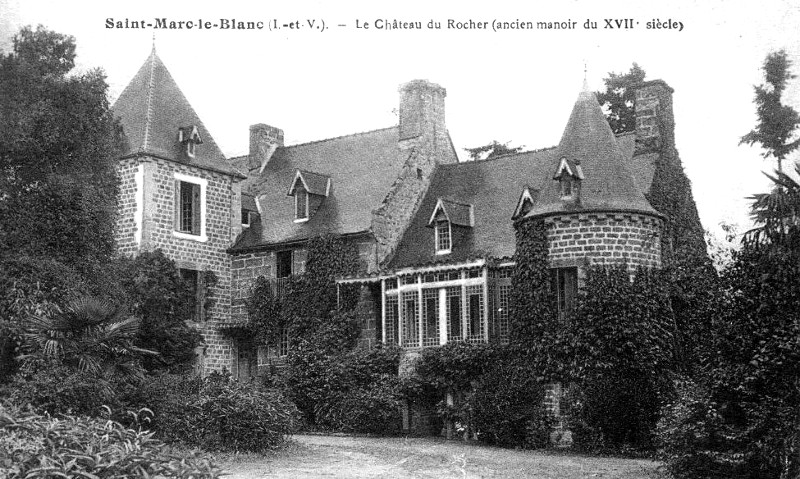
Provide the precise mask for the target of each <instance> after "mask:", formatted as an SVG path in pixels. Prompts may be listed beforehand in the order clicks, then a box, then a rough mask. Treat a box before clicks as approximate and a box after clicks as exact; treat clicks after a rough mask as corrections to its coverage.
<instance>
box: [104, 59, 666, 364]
mask: <svg viewBox="0 0 800 479" xmlns="http://www.w3.org/2000/svg"><path fill="white" fill-rule="evenodd" d="M446 93H447V92H446V90H445V89H444V88H443V87H441V86H439V85H437V84H434V83H430V82H428V81H426V80H414V81H410V82H408V83H405V84H403V85H401V86H400V88H399V124H398V125H394V126H391V127H388V128H381V129H377V130H373V131H367V132H362V133H354V134H352V135H347V136H342V137H337V138H329V139H323V140H319V141H313V142H309V143H303V144H297V145H290V146H287V145H284V134H283V131H282V130H281V129H280V128H277V127H275V126H269V125H265V124H256V125H252V126H251V127H250V149H249V154H248V155H246V156H242V157H238V158H226V157H225V156H224V155H223V153H222V152H221V151H220V149H219V147H218V146H217V144H216V143H215V142H214V139H213V137H212V136H211V133H210V132H209V131H208V130H207V129H206V128H205V126H204V125H203V122H202V121H201V120H200V118H199V117H198V116H197V114H196V113H195V111H194V110H193V109H192V107H191V105H190V104H189V102H188V100H187V99H186V97H184V95H183V94H182V93H181V90H180V88H178V85H177V84H176V83H175V81H174V80H173V79H172V77H171V76H170V74H169V72H168V71H167V68H166V67H165V65H164V64H163V63H162V61H161V60H160V59H159V57H158V56H157V55H156V52H155V50H153V52H152V53H151V55H150V56H149V58H147V60H146V61H145V62H144V65H142V67H141V69H140V70H139V72H138V73H137V74H136V76H135V77H134V78H133V79H132V80H131V82H130V84H129V85H128V86H127V87H126V88H125V90H124V91H123V93H122V94H121V95H120V97H119V99H118V100H117V101H116V103H115V105H114V106H113V111H114V113H115V115H116V116H117V117H118V118H119V119H120V121H121V123H122V125H123V128H124V131H125V134H126V136H127V139H128V143H129V148H128V150H127V152H126V153H125V154H124V155H123V157H122V158H120V160H119V164H118V165H119V166H118V173H119V176H120V179H121V182H122V187H121V198H120V209H121V210H120V215H119V220H118V221H119V224H118V229H117V231H118V233H117V234H118V238H117V239H118V245H119V246H118V247H119V249H120V251H121V253H124V254H130V255H135V254H137V253H138V252H141V251H146V250H153V249H156V248H161V249H162V250H163V251H164V252H165V253H166V254H167V255H168V256H170V257H171V258H173V259H174V260H175V261H176V262H177V264H178V266H179V268H181V273H182V274H183V275H184V277H185V278H187V279H189V280H190V281H192V282H193V284H195V285H197V294H198V296H202V295H203V294H204V292H205V291H206V290H207V289H208V294H211V295H213V297H214V299H215V302H214V304H213V306H212V307H211V308H210V309H204V308H202V307H198V308H197V312H196V317H195V320H194V326H195V327H197V328H198V329H199V330H200V331H201V332H202V334H203V337H204V339H205V344H204V345H203V346H202V347H201V348H200V350H199V351H198V355H199V360H198V361H199V363H198V369H199V370H200V371H202V372H208V371H212V370H221V369H223V368H225V369H227V370H228V371H231V372H232V374H233V375H234V376H237V377H240V378H249V377H251V376H254V375H257V374H259V373H263V372H264V371H266V370H269V368H270V366H271V365H275V364H280V362H281V356H283V355H285V354H286V349H287V343H288V341H287V340H286V338H285V337H284V340H282V341H280V344H273V345H266V346H265V345H255V344H250V343H245V342H243V341H236V340H230V339H226V337H224V336H223V335H222V334H221V333H220V327H221V326H223V325H229V324H235V323H241V322H244V321H245V320H246V319H247V313H246V310H245V305H244V303H245V299H246V298H247V296H248V294H249V292H250V288H251V286H252V284H253V282H254V281H255V279H256V278H258V277H259V276H264V277H265V278H267V279H269V280H270V281H271V282H272V285H273V288H274V291H275V294H281V292H282V286H283V285H284V284H285V282H286V281H287V279H288V278H291V277H292V276H294V275H299V274H303V271H304V264H305V258H306V245H307V242H308V240H309V239H310V238H313V237H316V236H319V235H322V234H334V235H338V236H340V237H341V238H344V239H346V240H347V241H350V242H352V243H353V244H355V245H356V246H357V248H358V252H359V258H360V268H361V271H360V273H359V274H358V275H357V276H356V277H348V278H342V279H341V280H340V281H341V282H342V283H358V284H359V285H360V287H361V299H360V301H361V302H362V303H363V304H362V306H364V307H362V308H360V311H364V312H366V313H365V314H364V315H363V316H364V317H363V318H362V327H363V330H362V336H361V343H362V344H363V345H364V346H366V347H369V346H370V345H372V344H374V343H376V342H379V341H380V342H384V343H393V344H398V345H400V346H402V347H403V348H407V349H408V350H414V349H416V348H424V347H433V346H438V345H441V344H445V343H447V342H448V341H453V340H466V341H470V342H485V341H489V340H499V341H502V340H503V339H504V338H507V336H508V333H509V312H508V311H509V298H510V291H511V279H510V276H511V268H512V267H513V265H514V259H513V255H514V251H515V241H516V240H515V229H514V223H515V221H525V220H526V219H528V218H540V219H544V221H545V222H546V224H547V227H548V230H547V231H548V233H547V235H548V241H549V262H550V268H551V269H550V277H551V287H552V288H553V291H554V293H555V294H554V297H555V298H557V309H558V311H559V314H567V313H568V312H569V310H570V308H572V306H573V302H574V299H575V296H576V294H577V288H578V284H579V282H580V281H581V277H582V271H583V270H584V268H585V267H586V266H587V265H589V264H592V263H596V262H604V263H613V262H616V263H625V264H627V265H628V266H629V267H630V268H633V267H636V266H640V265H643V266H648V267H653V266H658V265H660V262H661V253H660V239H659V235H660V228H661V224H662V216H661V215H660V214H659V213H658V212H657V211H656V210H654V209H653V207H652V206H651V205H650V204H649V203H648V201H647V199H646V198H645V193H647V192H648V190H649V189H650V186H651V183H652V180H653V175H654V171H655V167H656V165H657V163H658V162H659V160H660V159H661V158H662V157H663V155H664V154H665V152H668V150H670V149H674V139H673V138H674V136H673V118H672V89H671V88H670V87H669V86H667V84H666V83H664V82H663V81H660V80H656V81H649V82H646V83H643V84H641V85H639V86H638V87H637V90H636V103H635V111H636V126H637V128H636V131H635V132H633V133H627V134H622V135H617V136H615V135H614V134H613V133H612V131H611V129H610V127H609V126H608V123H607V122H606V120H605V118H604V116H603V113H602V111H601V107H600V105H599V104H598V102H597V99H596V98H595V96H594V94H593V93H591V92H589V91H588V89H587V88H584V91H582V92H580V93H579V95H578V97H577V100H576V102H575V104H574V106H573V109H572V114H571V116H570V118H569V121H568V122H567V125H566V126H565V128H564V133H563V136H562V137H561V141H560V142H559V143H558V145H556V146H554V147H552V148H548V149H543V150H539V151H527V152H521V153H515V154H509V155H505V156H501V157H497V158H494V159H490V160H485V161H472V162H463V163H459V162H458V159H457V156H456V151H455V149H454V147H453V144H452V142H451V140H450V137H449V135H448V132H447V126H446V123H445V97H446ZM456 101H458V100H457V99H456ZM206 270H211V271H213V272H214V273H215V274H216V276H217V278H218V282H217V283H216V285H214V286H213V288H206V287H205V285H204V284H203V281H204V277H205V275H203V274H201V273H202V272H203V271H206ZM198 299H199V301H198V304H202V298H198Z"/></svg>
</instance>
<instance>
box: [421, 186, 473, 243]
mask: <svg viewBox="0 0 800 479" xmlns="http://www.w3.org/2000/svg"><path fill="white" fill-rule="evenodd" d="M474 224H475V215H474V213H473V209H472V205H469V204H464V203H458V202H455V201H452V200H446V199H444V198H439V199H438V200H437V201H436V206H435V207H434V208H433V212H432V213H431V217H430V219H429V220H428V227H429V228H433V232H434V233H433V236H434V239H433V243H434V246H435V250H436V254H448V253H450V252H452V251H453V226H456V227H458V228H459V231H460V232H459V236H458V237H459V238H463V237H464V236H463V234H464V233H466V232H468V231H469V228H472V226H473V225H474Z"/></svg>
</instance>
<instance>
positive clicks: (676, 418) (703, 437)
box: [657, 380, 741, 479]
mask: <svg viewBox="0 0 800 479" xmlns="http://www.w3.org/2000/svg"><path fill="white" fill-rule="evenodd" d="M676 391H677V395H676V399H675V401H673V402H672V403H671V404H668V405H666V406H665V407H664V411H663V415H662V417H661V420H660V421H659V422H658V428H657V434H658V441H659V445H660V446H661V449H660V451H659V455H660V457H661V459H662V460H663V461H664V463H665V464H666V466H667V470H668V471H669V472H670V474H672V476H673V477H675V478H676V479H695V478H696V479H722V478H729V477H737V476H738V474H737V471H736V469H737V465H738V463H740V462H741V457H740V458H738V459H737V458H736V457H735V455H734V453H733V450H732V448H730V446H731V445H732V444H731V443H730V442H729V438H730V437H732V434H731V433H732V430H731V428H730V427H729V426H728V425H726V424H725V420H724V418H723V416H722V414H720V411H719V408H718V406H717V405H716V404H714V402H713V401H712V400H711V396H710V394H709V393H708V391H706V390H705V389H704V388H703V387H702V386H700V385H698V384H695V383H693V382H691V381H688V380H687V381H681V382H679V383H678V384H677V387H676Z"/></svg>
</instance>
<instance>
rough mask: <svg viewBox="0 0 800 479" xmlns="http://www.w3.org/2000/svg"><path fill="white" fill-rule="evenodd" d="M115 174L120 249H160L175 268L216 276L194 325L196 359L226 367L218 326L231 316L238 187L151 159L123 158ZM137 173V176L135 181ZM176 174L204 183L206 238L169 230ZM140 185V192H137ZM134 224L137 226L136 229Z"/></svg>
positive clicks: (209, 366)
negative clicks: (198, 347)
mask: <svg viewBox="0 0 800 479" xmlns="http://www.w3.org/2000/svg"><path fill="white" fill-rule="evenodd" d="M119 173H120V179H121V182H122V184H121V187H120V190H121V197H120V205H121V210H120V217H119V219H118V225H119V229H118V233H117V234H118V238H117V239H118V243H119V245H120V252H121V253H123V254H135V253H138V252H141V251H151V250H155V249H161V250H163V251H164V253H165V254H166V255H167V256H168V257H169V258H171V259H173V260H174V261H175V262H176V265H177V266H178V267H179V268H186V269H194V270H197V271H206V270H210V271H213V272H214V273H215V274H216V276H217V278H218V283H217V285H216V286H215V287H214V288H212V289H210V290H209V291H208V292H207V293H206V294H207V296H210V297H211V298H213V299H214V301H215V303H214V305H213V306H212V308H211V309H210V310H209V311H207V312H206V320H205V321H204V322H203V323H198V324H194V326H195V327H197V329H198V330H199V331H200V332H201V334H202V335H203V338H204V342H205V354H204V355H203V357H202V358H201V360H202V361H203V366H204V369H205V371H212V370H221V369H223V368H227V369H228V370H230V369H231V366H232V354H231V353H232V350H231V344H230V341H228V340H226V339H224V338H222V337H221V335H220V334H219V332H218V331H217V329H218V326H219V324H220V323H225V322H229V321H230V319H231V315H230V308H231V274H230V257H229V256H228V255H227V253H226V252H225V250H226V249H227V248H228V246H230V244H231V242H232V240H233V238H235V237H236V236H237V235H238V234H239V233H240V232H241V223H240V217H239V215H238V211H239V210H240V209H241V197H240V191H239V185H238V184H237V183H236V182H235V181H234V180H233V179H232V178H231V177H230V176H228V175H224V174H220V173H216V172H212V171H209V170H205V169H200V168H196V167H192V166H190V165H185V164H181V163H176V162H173V161H167V160H162V159H158V158H153V157H135V158H129V159H125V160H122V161H121V162H120V165H119ZM137 173H139V174H140V177H141V180H137V179H136V175H137ZM176 173H177V174H180V175H185V176H188V177H192V178H197V179H201V180H204V181H206V182H207V183H206V184H207V186H206V189H205V190H206V194H205V211H206V215H205V236H206V240H205V241H199V240H195V239H185V238H179V237H176V235H175V234H174V229H175V228H174V224H175V223H174V222H175V219H174V214H175V181H176V178H175V174H176ZM139 188H141V189H142V190H143V191H142V192H141V193H139V192H138V190H139ZM137 196H138V197H139V200H138V201H137V199H136V197H137ZM140 209H141V211H139V210H140ZM138 224H141V229H140V230H138ZM137 230H138V231H137ZM137 238H138V244H137Z"/></svg>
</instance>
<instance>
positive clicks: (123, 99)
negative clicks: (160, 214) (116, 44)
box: [112, 48, 243, 177]
mask: <svg viewBox="0 0 800 479" xmlns="http://www.w3.org/2000/svg"><path fill="white" fill-rule="evenodd" d="M112 111H113V112H114V114H115V116H117V117H118V118H119V120H120V123H121V124H122V127H123V129H124V131H125V136H126V137H127V140H128V148H127V151H126V152H125V156H130V155H134V154H146V155H151V156H156V157H159V158H164V159H167V160H172V161H176V162H180V163H185V164H189V165H193V166H197V167H199V168H204V169H209V170H213V171H218V172H221V173H226V174H230V175H234V176H240V177H243V175H242V174H241V173H240V172H239V171H238V170H237V169H236V168H234V167H233V166H232V165H231V164H230V162H228V160H226V159H225V155H223V153H222V151H221V150H220V149H219V147H218V146H217V144H216V143H215V142H214V139H213V138H212V137H211V134H210V133H209V132H208V130H207V129H206V127H205V125H203V122H202V121H200V117H198V116H197V113H196V112H195V111H194V109H193V108H192V106H191V105H190V104H189V101H188V100H187V99H186V97H185V96H184V95H183V92H181V90H180V88H178V85H177V83H175V80H174V79H173V78H172V75H170V73H169V71H168V70H167V67H166V66H164V63H163V62H162V61H161V59H160V58H159V57H158V55H157V54H156V50H155V48H153V50H152V52H151V53H150V56H149V57H148V58H147V60H145V62H144V64H143V65H142V67H141V68H140V69H139V72H138V73H136V76H134V77H133V79H132V80H131V81H130V83H128V86H126V87H125V90H123V92H122V94H121V95H120V96H119V98H118V99H117V101H116V102H115V103H114V106H113V107H112ZM192 126H194V127H196V128H197V131H198V133H199V135H200V138H201V139H202V144H199V145H198V146H197V147H196V149H195V156H194V158H189V157H188V156H187V155H185V154H182V150H183V146H182V145H181V143H180V141H179V129H180V128H191V127H192Z"/></svg>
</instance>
